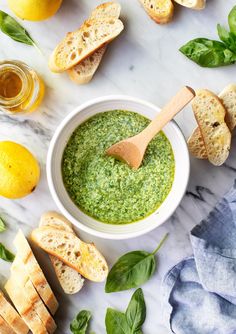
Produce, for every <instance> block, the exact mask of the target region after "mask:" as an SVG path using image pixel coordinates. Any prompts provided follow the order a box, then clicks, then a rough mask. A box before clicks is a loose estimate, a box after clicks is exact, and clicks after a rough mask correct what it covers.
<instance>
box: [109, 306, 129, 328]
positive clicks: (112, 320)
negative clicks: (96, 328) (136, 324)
mask: <svg viewBox="0 0 236 334" xmlns="http://www.w3.org/2000/svg"><path fill="white" fill-rule="evenodd" d="M105 323H106V330H107V334H132V332H131V330H130V328H129V326H128V323H127V320H126V316H125V314H124V313H122V312H119V311H116V310H113V309H111V308H108V309H107V313H106V320H105Z"/></svg>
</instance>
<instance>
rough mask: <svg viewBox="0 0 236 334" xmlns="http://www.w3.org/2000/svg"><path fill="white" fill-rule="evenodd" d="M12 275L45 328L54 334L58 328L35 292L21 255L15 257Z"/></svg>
mask: <svg viewBox="0 0 236 334" xmlns="http://www.w3.org/2000/svg"><path fill="white" fill-rule="evenodd" d="M11 274H12V277H14V279H15V280H16V282H17V285H18V286H19V287H20V288H21V289H22V290H24V292H25V294H26V296H27V298H28V300H29V301H30V302H31V305H32V307H33V308H34V310H35V311H36V313H37V314H38V316H39V318H40V319H41V321H42V323H43V324H44V326H45V328H46V329H47V332H48V333H49V334H51V333H54V332H55V330H56V328H57V326H56V324H55V321H54V319H53V318H52V316H51V314H50V313H49V312H48V310H47V308H46V306H45V305H44V303H43V302H42V300H41V299H40V297H39V294H38V293H37V291H36V290H35V288H34V286H33V284H32V282H31V280H30V278H29V275H28V274H27V272H26V271H25V268H24V263H23V262H22V260H21V258H20V257H19V255H17V256H16V257H15V259H14V261H13V263H12V266H11Z"/></svg>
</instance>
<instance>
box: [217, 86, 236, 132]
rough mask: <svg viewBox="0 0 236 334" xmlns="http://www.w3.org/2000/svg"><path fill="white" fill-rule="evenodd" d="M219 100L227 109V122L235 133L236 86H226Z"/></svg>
mask: <svg viewBox="0 0 236 334" xmlns="http://www.w3.org/2000/svg"><path fill="white" fill-rule="evenodd" d="M219 98H220V100H221V102H222V103H223V105H224V107H225V109H226V116H225V122H226V124H227V125H228V127H229V129H230V130H231V131H233V129H234V128H235V126H236V85H235V84H230V85H228V86H226V87H225V88H224V89H223V91H222V92H221V93H220V95H219Z"/></svg>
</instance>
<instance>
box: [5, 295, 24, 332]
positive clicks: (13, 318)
mask: <svg viewBox="0 0 236 334" xmlns="http://www.w3.org/2000/svg"><path fill="white" fill-rule="evenodd" d="M0 316H1V317H2V318H3V319H4V320H5V322H6V323H7V324H8V325H9V326H10V327H11V328H12V329H13V331H14V333H17V334H27V333H28V332H29V328H28V326H27V325H26V323H25V322H24V321H23V320H22V318H21V317H20V316H19V314H18V313H17V312H16V310H15V309H14V307H13V306H12V305H11V304H10V303H9V302H8V301H7V299H6V298H5V296H4V295H3V293H2V292H1V291H0Z"/></svg>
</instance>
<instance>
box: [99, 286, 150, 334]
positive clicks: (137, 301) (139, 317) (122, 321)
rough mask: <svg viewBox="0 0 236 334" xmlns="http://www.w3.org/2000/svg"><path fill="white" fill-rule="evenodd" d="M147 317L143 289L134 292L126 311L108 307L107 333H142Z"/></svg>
mask: <svg viewBox="0 0 236 334" xmlns="http://www.w3.org/2000/svg"><path fill="white" fill-rule="evenodd" d="M145 319H146V304H145V300H144V296H143V291H142V289H138V290H136V291H135V292H134V294H133V296H132V298H131V300H130V302H129V305H128V307H127V309H126V312H125V313H122V312H119V311H117V310H114V309H112V308H108V309H107V313H106V320H105V322H106V331H107V334H142V325H143V324H144V322H145Z"/></svg>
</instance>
